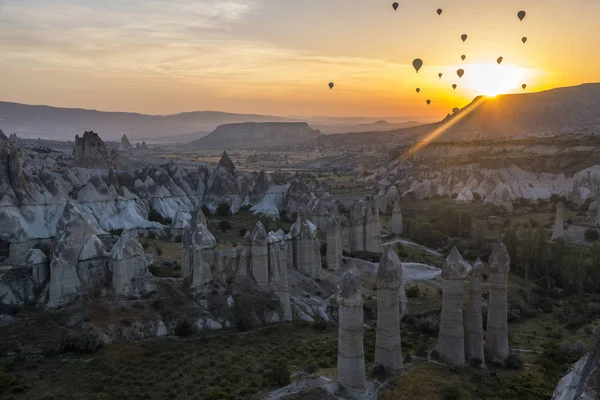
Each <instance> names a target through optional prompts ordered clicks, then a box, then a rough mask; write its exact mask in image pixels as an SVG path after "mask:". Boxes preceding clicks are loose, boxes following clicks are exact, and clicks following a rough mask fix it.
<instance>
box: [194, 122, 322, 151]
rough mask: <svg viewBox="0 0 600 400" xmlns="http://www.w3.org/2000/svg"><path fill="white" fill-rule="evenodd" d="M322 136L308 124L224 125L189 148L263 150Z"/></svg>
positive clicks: (249, 123)
mask: <svg viewBox="0 0 600 400" xmlns="http://www.w3.org/2000/svg"><path fill="white" fill-rule="evenodd" d="M320 136H321V133H320V132H319V131H317V130H314V129H313V128H311V127H310V126H309V125H308V124H307V123H304V122H296V123H274V122H265V123H255V122H246V123H242V124H225V125H221V126H219V127H217V129H215V131H214V132H212V133H211V134H210V135H208V136H206V137H203V138H202V139H198V140H196V141H193V142H192V143H190V145H189V148H202V149H236V148H260V147H263V146H265V145H293V144H298V143H303V142H306V141H308V140H311V139H314V138H317V137H320Z"/></svg>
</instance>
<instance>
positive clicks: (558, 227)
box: [552, 203, 565, 240]
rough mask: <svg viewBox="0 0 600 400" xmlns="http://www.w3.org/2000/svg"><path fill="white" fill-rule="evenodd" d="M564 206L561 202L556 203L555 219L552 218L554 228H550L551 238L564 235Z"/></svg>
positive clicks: (558, 237) (561, 237)
mask: <svg viewBox="0 0 600 400" xmlns="http://www.w3.org/2000/svg"><path fill="white" fill-rule="evenodd" d="M564 212H565V210H564V206H563V204H562V203H558V204H557V205H556V219H555V220H554V229H553V230H552V240H556V239H563V238H564V237H565V228H564V223H565V217H564Z"/></svg>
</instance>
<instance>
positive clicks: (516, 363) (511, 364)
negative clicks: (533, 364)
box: [504, 353, 524, 370]
mask: <svg viewBox="0 0 600 400" xmlns="http://www.w3.org/2000/svg"><path fill="white" fill-rule="evenodd" d="M504 366H505V367H506V368H508V369H514V370H520V369H523V366H524V363H523V360H522V359H521V357H520V356H519V355H518V354H514V353H513V354H509V355H508V357H506V360H504Z"/></svg>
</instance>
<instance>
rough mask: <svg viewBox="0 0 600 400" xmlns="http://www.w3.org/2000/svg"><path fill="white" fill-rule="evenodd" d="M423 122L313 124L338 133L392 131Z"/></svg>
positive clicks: (331, 133) (321, 128)
mask: <svg viewBox="0 0 600 400" xmlns="http://www.w3.org/2000/svg"><path fill="white" fill-rule="evenodd" d="M421 124H422V123H421V122H416V121H407V122H400V123H390V122H387V121H376V122H373V123H370V124H357V125H345V124H344V125H342V124H340V125H316V124H311V126H313V127H314V128H315V129H318V130H320V131H321V132H323V133H324V134H326V135H336V134H340V133H352V132H366V131H371V132H381V131H391V130H393V129H403V128H411V127H413V126H418V125H421Z"/></svg>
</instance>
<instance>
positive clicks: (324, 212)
mask: <svg viewBox="0 0 600 400" xmlns="http://www.w3.org/2000/svg"><path fill="white" fill-rule="evenodd" d="M306 211H307V214H308V216H309V218H310V220H311V221H312V222H313V223H314V224H315V225H316V227H317V229H318V230H320V231H323V232H325V231H326V230H327V219H328V218H329V216H330V215H332V214H337V213H338V207H337V202H336V201H335V199H334V198H333V196H332V195H331V194H329V193H327V192H326V193H324V194H322V195H318V196H316V197H315V198H314V199H312V200H311V201H310V202H309V203H308V205H307V206H306Z"/></svg>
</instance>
